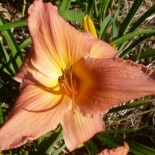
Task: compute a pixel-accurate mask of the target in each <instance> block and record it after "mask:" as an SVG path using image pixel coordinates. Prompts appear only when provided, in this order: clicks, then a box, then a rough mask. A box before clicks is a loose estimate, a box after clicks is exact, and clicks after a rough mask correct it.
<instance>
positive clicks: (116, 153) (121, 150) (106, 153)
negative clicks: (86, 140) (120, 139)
mask: <svg viewBox="0 0 155 155" xmlns="http://www.w3.org/2000/svg"><path fill="white" fill-rule="evenodd" d="M128 152H129V146H128V144H127V143H124V146H119V147H117V148H115V149H111V150H108V149H105V150H103V151H102V152H101V153H99V154H98V155H127V154H128Z"/></svg>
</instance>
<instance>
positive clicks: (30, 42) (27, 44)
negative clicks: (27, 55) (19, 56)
mask: <svg viewBox="0 0 155 155" xmlns="http://www.w3.org/2000/svg"><path fill="white" fill-rule="evenodd" d="M31 44H32V39H31V38H27V39H25V40H24V42H23V43H21V44H20V45H19V49H20V50H21V49H23V48H25V47H28V46H30V45H31Z"/></svg>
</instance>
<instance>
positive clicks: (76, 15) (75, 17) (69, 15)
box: [59, 10, 85, 23]
mask: <svg viewBox="0 0 155 155" xmlns="http://www.w3.org/2000/svg"><path fill="white" fill-rule="evenodd" d="M59 15H60V16H62V17H63V18H64V19H65V20H67V21H77V22H79V23H82V20H83V18H84V16H85V14H84V13H82V12H77V11H73V10H67V11H63V10H60V11H59Z"/></svg>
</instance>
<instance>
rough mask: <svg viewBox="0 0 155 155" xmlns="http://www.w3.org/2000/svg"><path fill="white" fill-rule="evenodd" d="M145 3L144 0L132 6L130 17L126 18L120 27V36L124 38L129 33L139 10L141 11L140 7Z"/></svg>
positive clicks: (135, 2)
mask: <svg viewBox="0 0 155 155" xmlns="http://www.w3.org/2000/svg"><path fill="white" fill-rule="evenodd" d="M143 1H144V0H134V3H133V5H132V7H131V9H130V11H129V13H128V15H127V16H126V18H125V19H124V21H123V23H122V25H121V26H120V32H119V36H122V35H124V34H125V33H126V32H127V30H128V28H129V25H130V23H131V22H132V20H133V18H134V16H135V14H136V12H137V10H138V9H139V7H140V5H141V3H142V2H143Z"/></svg>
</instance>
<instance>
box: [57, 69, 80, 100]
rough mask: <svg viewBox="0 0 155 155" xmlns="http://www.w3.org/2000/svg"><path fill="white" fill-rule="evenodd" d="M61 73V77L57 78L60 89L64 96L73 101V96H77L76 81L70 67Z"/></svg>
mask: <svg viewBox="0 0 155 155" xmlns="http://www.w3.org/2000/svg"><path fill="white" fill-rule="evenodd" d="M67 68H68V67H67ZM62 73H63V74H62V76H60V77H59V78H58V82H59V85H60V88H62V90H63V91H64V92H65V94H66V95H68V96H70V97H71V98H72V99H73V98H74V95H75V94H77V80H76V77H75V75H74V74H73V70H72V67H69V69H66V70H65V71H62Z"/></svg>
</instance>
